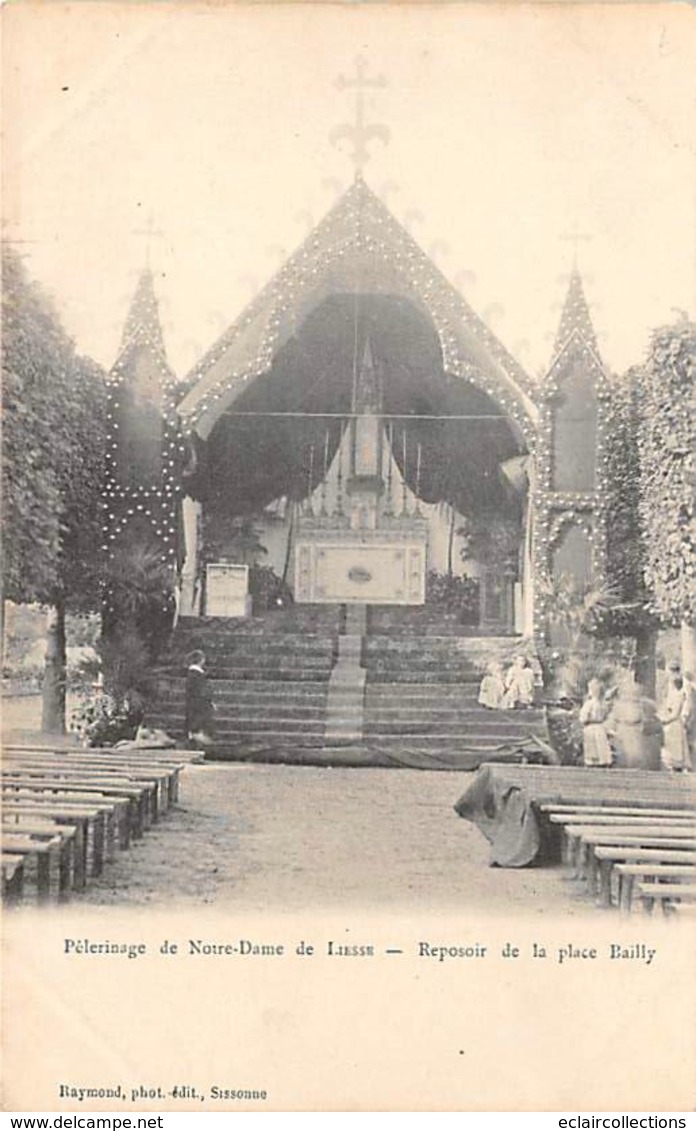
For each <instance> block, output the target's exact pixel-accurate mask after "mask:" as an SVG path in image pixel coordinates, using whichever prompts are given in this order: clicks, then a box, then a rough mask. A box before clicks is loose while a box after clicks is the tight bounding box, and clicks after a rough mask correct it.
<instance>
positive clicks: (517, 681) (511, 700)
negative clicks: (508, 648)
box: [478, 655, 535, 711]
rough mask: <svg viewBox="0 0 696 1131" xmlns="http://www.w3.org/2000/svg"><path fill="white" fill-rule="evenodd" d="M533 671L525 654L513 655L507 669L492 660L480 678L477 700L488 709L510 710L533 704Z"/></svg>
mask: <svg viewBox="0 0 696 1131" xmlns="http://www.w3.org/2000/svg"><path fill="white" fill-rule="evenodd" d="M534 684H535V677H534V671H533V669H532V667H531V665H530V663H529V660H528V659H527V657H526V656H522V655H519V656H515V659H514V660H513V662H512V664H511V665H510V666H509V668H508V669H507V671H506V670H505V667H504V665H503V664H501V663H500V662H499V661H492V662H491V663H490V664H489V665H488V668H487V669H486V674H485V675H484V677H483V679H482V680H481V686H480V688H479V694H478V701H479V704H480V705H481V706H482V707H487V708H488V709H489V710H490V711H501V710H502V711H510V710H515V709H524V708H526V707H533V706H534Z"/></svg>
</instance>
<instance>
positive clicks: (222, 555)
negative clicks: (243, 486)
mask: <svg viewBox="0 0 696 1131" xmlns="http://www.w3.org/2000/svg"><path fill="white" fill-rule="evenodd" d="M204 540H205V548H206V557H207V558H208V560H209V561H211V562H215V561H221V560H224V559H229V560H230V561H235V562H238V563H240V564H241V565H255V564H256V562H257V561H258V559H259V558H260V557H263V556H264V555H265V554H266V553H267V550H266V547H265V546H264V545H263V543H262V542H261V539H260V537H259V530H258V527H257V526H256V523H255V522H254V516H253V515H230V514H225V513H219V512H218V513H212V514H207V515H206V519H205V535H204Z"/></svg>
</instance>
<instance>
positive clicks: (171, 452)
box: [102, 269, 183, 615]
mask: <svg viewBox="0 0 696 1131" xmlns="http://www.w3.org/2000/svg"><path fill="white" fill-rule="evenodd" d="M107 387H108V402H107V445H108V458H107V475H106V483H105V488H104V522H103V524H102V526H103V534H104V541H103V545H102V550H103V552H104V553H105V555H106V556H107V558H108V561H109V565H110V567H111V570H110V571H109V572H111V571H112V570H113V566H114V563H116V562H119V564H120V563H123V564H124V566H125V568H126V569H127V568H128V566H127V565H126V563H128V562H129V561H130V562H132V564H133V570H134V574H133V576H134V579H135V570H136V569H137V568H138V565H142V566H145V565H146V562H147V561H149V563H151V564H155V563H156V565H157V567H158V568H159V573H160V577H162V576H164V574H165V572H166V571H167V570H171V578H172V585H171V590H172V591H173V579H174V570H175V566H176V553H177V550H176V547H177V515H178V504H179V495H180V488H179V469H180V466H181V456H182V454H183V444H182V442H181V439H180V437H179V432H178V423H177V421H178V418H177V415H176V411H175V403H176V381H175V377H174V374H173V372H172V370H171V369H170V367H169V364H168V362H167V357H166V352H165V348H164V341H163V338H162V330H161V326H160V321H159V312H158V308H157V299H156V297H155V291H154V285H153V278H152V272H151V271H150V270H149V269H147V270H145V271H144V272H143V273H142V275H141V276H140V280H139V282H138V285H137V288H136V291H135V295H134V297H133V301H132V303H131V306H130V310H129V312H128V316H127V318H126V323H125V327H124V330H123V336H122V339H121V345H120V349H119V353H118V357H117V359H116V361H115V363H114V366H113V368H112V369H111V371H110V373H109V376H108V378H107ZM136 563H137V564H136ZM104 604H105V612H106V613H107V615H108V613H116V614H117V615H118V609H117V608H116V607H115V605H117V604H118V600H117V598H116V595H115V593H114V591H113V585H109V584H108V583H107V591H106V593H105V601H104Z"/></svg>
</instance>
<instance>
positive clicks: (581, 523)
mask: <svg viewBox="0 0 696 1131" xmlns="http://www.w3.org/2000/svg"><path fill="white" fill-rule="evenodd" d="M608 397H609V383H608V379H607V373H606V370H605V368H604V365H603V363H602V360H601V357H600V355H599V350H598V347H597V338H596V335H595V331H594V328H593V325H592V320H591V318H590V312H589V309H588V306H587V301H586V299H585V293H584V289H583V285H582V279H581V277H580V273H579V271H578V270H577V268H576V267H574V268H573V272H572V274H571V277H570V284H569V287H568V293H567V295H566V300H565V304H564V307H563V313H562V315H561V322H560V326H559V328H558V333H557V335H556V341H555V345H554V353H553V359H552V361H551V365H550V366H549V369H548V371H547V373H546V375H545V377H544V380H543V384H542V388H541V391H540V397H539V403H540V420H539V436H538V448H537V468H536V477H537V483H536V531H535V539H534V542H535V572H537V573H539V574H550V575H551V576H552V577H556V578H557V577H559V576H560V575H562V574H564V575H567V576H569V577H570V578H572V579H573V581H574V582H575V583H576V584H578V585H579V586H586V585H592V584H601V583H603V582H604V581H605V580H606V504H607V469H606V440H607V436H606V428H607V408H608V403H607V402H608ZM544 612H545V610H544V608H543V602H537V608H536V610H535V613H536V616H535V620H536V627H537V629H538V630H539V631H541V630H543V622H544Z"/></svg>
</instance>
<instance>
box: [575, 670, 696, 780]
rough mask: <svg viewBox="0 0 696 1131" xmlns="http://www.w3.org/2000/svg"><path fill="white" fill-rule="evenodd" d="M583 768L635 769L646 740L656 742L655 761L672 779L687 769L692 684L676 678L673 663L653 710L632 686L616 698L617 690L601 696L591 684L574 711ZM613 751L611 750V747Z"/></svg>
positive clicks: (695, 718) (695, 730)
mask: <svg viewBox="0 0 696 1131" xmlns="http://www.w3.org/2000/svg"><path fill="white" fill-rule="evenodd" d="M580 723H581V725H582V739H583V741H582V747H583V763H584V765H586V766H611V765H613V764H614V763H615V762H616V761H617V750H618V761H619V762H620V764H624V765H633V764H640V756H643V757H644V755H645V748H646V746H647V745H648V743H647V742H646V739H649V738H650V737H651V736H652V737H657V738H658V742H659V755H658V757H659V761H660V763H661V765H662V767H663V768H664V769H665V770H670V771H672V772H674V773H683V772H688V771H690V770H692V769H693V758H694V754H695V753H696V683H695V682H694V677H693V675H692V674H691V673H690V672H685V673H683V674H682V671H681V666H680V665H679V664H678V663H677V662H676V661H674V662H673V663H671V664H670V665H669V668H668V671H667V688H666V691H665V694H664V698H663V700H662V703H661V704H660V707H659V709H658V710H655V705H654V704H653V703H652V702H651V701H650V700H649V699H647V698H646V697H644V696H643V695H642V693H641V690H640V688H639V687H638V685H636V684H633V685H632V686H629V687H628V688H627V689H626V690H625V691H624V692H622V693H621V694H618V697H617V688H610V689H609V690H608V691H604V689H603V687H602V684H601V683H600V681H599V680H598V679H591V680H590V681H589V683H588V686H587V698H586V699H585V702H584V703H583V705H582V707H581V709H580ZM612 739H613V740H614V745H613V746H612V741H611V740H612Z"/></svg>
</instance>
